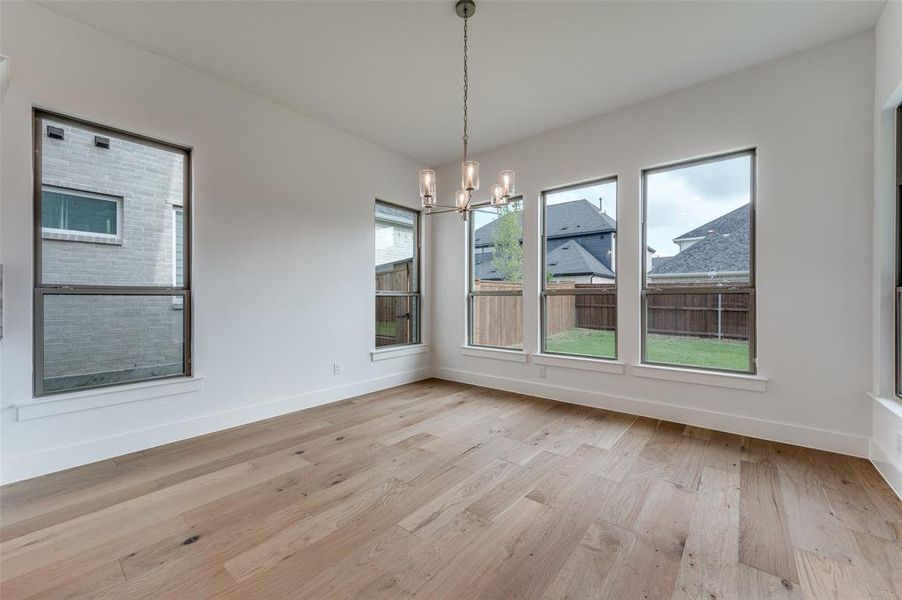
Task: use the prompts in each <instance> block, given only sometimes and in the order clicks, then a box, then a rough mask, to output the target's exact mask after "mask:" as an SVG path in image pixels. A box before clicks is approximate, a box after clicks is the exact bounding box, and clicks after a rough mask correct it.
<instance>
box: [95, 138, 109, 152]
mask: <svg viewBox="0 0 902 600" xmlns="http://www.w3.org/2000/svg"><path fill="white" fill-rule="evenodd" d="M94 145H95V146H97V147H98V148H107V149H109V147H110V138H108V137H103V136H102V135H95V136H94Z"/></svg>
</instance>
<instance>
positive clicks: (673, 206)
mask: <svg viewBox="0 0 902 600" xmlns="http://www.w3.org/2000/svg"><path fill="white" fill-rule="evenodd" d="M750 160H751V158H750V157H749V156H748V155H744V156H739V157H735V158H731V159H728V160H720V161H717V162H710V163H704V164H701V165H695V166H691V167H684V168H678V169H671V170H668V171H658V172H655V173H651V174H649V175H648V179H647V194H648V197H647V200H646V202H647V206H646V210H647V213H646V214H647V220H648V237H647V240H648V245H649V246H651V247H652V248H654V249H655V251H656V253H655V256H673V255H674V254H676V253H677V250H679V248H678V247H677V245H676V244H674V243H673V241H672V240H673V238H675V237H677V236H679V235H682V234H684V233H686V232H688V231H692V230H693V229H695V228H696V227H698V226H699V225H704V224H705V223H707V222H708V221H711V220H713V219H716V218H717V217H719V216H721V215H725V214H726V213H728V212H730V211H731V210H733V209H735V208H739V207H740V206H742V205H743V204H747V203H748V202H749V200H750V194H751V164H750V162H749V161H750Z"/></svg>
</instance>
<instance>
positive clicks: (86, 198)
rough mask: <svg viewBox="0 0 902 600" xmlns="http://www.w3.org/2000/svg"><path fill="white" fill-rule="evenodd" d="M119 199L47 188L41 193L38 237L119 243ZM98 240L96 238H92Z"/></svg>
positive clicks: (120, 212)
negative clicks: (117, 241) (39, 231)
mask: <svg viewBox="0 0 902 600" xmlns="http://www.w3.org/2000/svg"><path fill="white" fill-rule="evenodd" d="M121 222H122V198H116V197H114V196H104V195H102V194H92V193H90V192H81V191H78V190H69V189H66V188H58V187H53V186H49V185H45V186H43V187H42V191H41V237H43V238H49V239H60V240H72V241H102V240H109V241H116V240H119V230H120V227H121V226H120V223H121ZM92 238H99V239H92Z"/></svg>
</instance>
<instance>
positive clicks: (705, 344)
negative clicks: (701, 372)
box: [546, 327, 749, 371]
mask: <svg viewBox="0 0 902 600" xmlns="http://www.w3.org/2000/svg"><path fill="white" fill-rule="evenodd" d="M546 346H547V348H546V349H547V351H548V352H559V353H561V354H579V355H583V356H592V357H599V358H613V357H614V332H613V331H598V330H595V329H582V328H578V327H577V328H574V329H570V330H568V331H562V332H560V333H556V334H553V335H550V336H548V340H547V341H546ZM646 353H647V355H648V356H647V358H648V361H649V362H655V363H665V364H672V365H685V366H690V367H709V368H714V369H727V370H731V371H746V370H748V368H749V344H748V342H739V341H732V340H730V341H727V340H713V339H705V338H692V337H680V336H673V335H659V334H655V333H653V334H651V335H649V336H648V340H647V341H646Z"/></svg>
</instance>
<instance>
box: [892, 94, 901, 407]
mask: <svg viewBox="0 0 902 600" xmlns="http://www.w3.org/2000/svg"><path fill="white" fill-rule="evenodd" d="M895 167H896V248H895V250H896V252H895V255H896V256H895V258H896V265H895V266H896V268H895V277H896V281H895V288H894V290H893V321H894V327H893V333H894V337H895V340H894V344H893V348H894V356H893V372H894V377H893V388H894V390H893V391H894V392H895V394H896V397H897V398H899V399H902V104H900V105H899V106H898V107H897V108H896V164H895Z"/></svg>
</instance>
